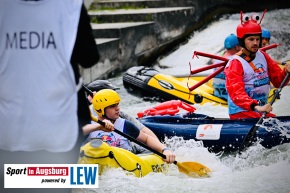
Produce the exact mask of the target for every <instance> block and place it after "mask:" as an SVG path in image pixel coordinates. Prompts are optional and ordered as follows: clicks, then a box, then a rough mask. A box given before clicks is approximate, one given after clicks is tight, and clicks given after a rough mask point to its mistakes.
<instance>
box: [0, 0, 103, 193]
mask: <svg viewBox="0 0 290 193" xmlns="http://www.w3.org/2000/svg"><path fill="white" fill-rule="evenodd" d="M0 25H1V28H0V39H1V44H0V53H1V54H0V82H1V84H0V90H1V92H0V123H1V126H0V155H1V156H0V187H1V190H0V192H1V193H6V192H13V193H17V192H23V189H4V188H3V187H4V185H3V183H4V180H3V174H4V171H3V169H4V164H73V163H77V159H78V155H79V148H80V146H81V142H82V126H83V125H84V124H86V123H88V122H89V121H90V117H89V109H88V108H87V106H86V108H83V109H81V108H80V107H81V105H80V102H81V101H82V100H83V101H84V99H85V93H84V91H83V90H78V89H79V88H80V86H77V85H82V82H81V81H80V80H81V79H79V78H80V75H79V72H78V65H79V64H80V65H81V66H83V67H85V68H86V67H90V66H93V65H94V64H95V63H97V62H98V60H99V53H98V50H97V46H96V43H95V41H94V38H93V34H92V28H91V25H90V19H89V16H88V14H87V10H86V8H85V7H84V5H83V1H82V0H61V1H59V0H1V1H0ZM84 104H86V103H84ZM78 105H79V106H78ZM83 106H84V105H83ZM81 112H83V113H81ZM78 115H79V116H78ZM81 115H82V116H81ZM85 115H87V116H85ZM25 191H27V192H30V193H34V192H54V193H56V192H64V193H65V192H71V189H66V188H62V189H26V190H25Z"/></svg>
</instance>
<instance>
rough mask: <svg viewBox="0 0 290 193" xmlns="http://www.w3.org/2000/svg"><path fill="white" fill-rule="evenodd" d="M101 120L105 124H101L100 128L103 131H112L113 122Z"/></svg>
mask: <svg viewBox="0 0 290 193" xmlns="http://www.w3.org/2000/svg"><path fill="white" fill-rule="evenodd" d="M103 122H104V123H105V126H102V130H103V131H105V132H112V131H114V129H115V128H114V124H113V123H112V122H111V121H110V120H107V119H104V120H103Z"/></svg>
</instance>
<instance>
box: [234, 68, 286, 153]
mask: <svg viewBox="0 0 290 193" xmlns="http://www.w3.org/2000/svg"><path fill="white" fill-rule="evenodd" d="M289 74H290V73H287V75H286V76H285V78H284V80H283V81H282V83H281V85H280V87H279V88H278V89H277V90H276V91H275V94H274V96H273V98H272V100H271V101H270V104H271V105H272V104H273V103H274V102H275V100H276V99H277V98H279V96H280V92H281V90H282V88H283V86H284V85H285V83H286V81H287V80H288V78H289ZM266 113H267V112H264V113H263V114H262V116H261V118H260V119H259V121H258V122H257V123H256V124H255V125H254V126H253V127H252V128H251V129H250V131H249V133H248V134H247V136H246V137H245V139H244V141H243V142H242V144H241V145H240V147H239V153H241V151H243V150H244V149H245V148H246V147H249V145H250V143H251V141H252V138H253V136H254V135H255V133H256V132H257V130H258V129H259V126H258V125H259V124H261V123H262V122H263V120H264V118H265V116H266Z"/></svg>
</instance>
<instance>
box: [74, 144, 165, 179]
mask: <svg viewBox="0 0 290 193" xmlns="http://www.w3.org/2000/svg"><path fill="white" fill-rule="evenodd" d="M78 163H79V164H99V174H100V175H101V174H102V173H103V172H104V171H105V169H106V168H122V169H123V170H125V171H126V172H127V173H128V174H129V175H131V174H132V175H135V176H136V177H143V176H146V175H147V174H149V173H151V172H164V173H166V172H167V171H168V165H167V164H166V163H165V162H164V161H163V160H162V158H161V157H159V156H157V155H155V154H140V155H135V154H133V153H131V152H130V151H127V150H125V149H122V148H118V147H113V146H110V145H108V144H107V143H105V142H102V140H100V139H94V140H92V141H91V142H89V143H87V144H86V145H84V146H83V147H81V150H80V157H79V160H78Z"/></svg>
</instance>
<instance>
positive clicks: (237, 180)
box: [83, 9, 290, 193]
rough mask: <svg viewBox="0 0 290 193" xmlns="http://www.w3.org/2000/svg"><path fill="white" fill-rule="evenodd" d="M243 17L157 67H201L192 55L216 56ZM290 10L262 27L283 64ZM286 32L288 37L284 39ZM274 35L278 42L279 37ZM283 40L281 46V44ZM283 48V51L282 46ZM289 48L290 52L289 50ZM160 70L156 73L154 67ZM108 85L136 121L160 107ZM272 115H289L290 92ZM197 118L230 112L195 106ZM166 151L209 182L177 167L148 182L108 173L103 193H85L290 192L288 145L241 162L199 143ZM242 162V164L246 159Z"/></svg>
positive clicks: (272, 14)
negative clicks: (205, 171)
mask: <svg viewBox="0 0 290 193" xmlns="http://www.w3.org/2000/svg"><path fill="white" fill-rule="evenodd" d="M238 18H239V14H234V15H231V16H224V19H221V20H220V21H217V22H213V23H212V24H210V25H209V26H207V28H206V29H204V30H202V31H198V32H195V33H194V35H193V36H192V37H191V38H190V39H189V41H188V43H187V44H185V45H183V46H180V48H179V49H177V50H176V51H175V52H173V53H171V54H170V55H168V56H166V57H164V58H162V59H161V60H160V61H159V65H161V66H167V67H169V68H167V69H160V71H161V72H163V73H167V74H174V73H173V72H178V73H180V74H186V75H188V73H189V67H188V63H189V62H191V63H192V65H193V66H194V67H197V68H198V67H200V66H202V65H203V64H205V63H206V62H207V61H208V59H207V58H202V57H200V58H199V59H192V54H193V51H201V52H206V53H210V54H215V53H216V52H218V51H219V50H220V49H221V48H222V47H223V39H224V37H225V36H226V35H228V34H229V33H234V32H235V27H236V26H237V25H238V24H239V20H238ZM289 18H290V9H286V10H276V11H269V12H267V13H266V15H265V18H264V20H263V22H262V26H264V27H267V28H268V29H270V30H271V31H273V33H272V36H273V38H272V39H271V41H272V43H282V44H283V46H280V47H279V48H277V49H275V51H274V50H273V51H271V52H270V53H273V56H274V57H276V58H277V59H279V60H282V61H283V60H286V59H290V54H289V42H290V40H289V32H290V20H289ZM284 32H288V36H287V37H286V36H283V35H281V34H283V33H284ZM275 35H276V36H275ZM282 39H283V40H282ZM284 43H285V45H284ZM285 47H286V48H285ZM155 67H156V68H157V69H158V67H157V66H155ZM110 81H111V82H112V83H113V84H115V85H117V86H118V87H120V88H121V89H120V91H119V93H120V95H121V98H122V101H121V104H120V105H121V108H122V109H123V110H125V111H126V112H128V113H130V114H132V115H134V116H136V113H137V112H139V111H143V110H145V109H146V108H148V107H152V106H154V105H155V104H157V102H146V101H144V100H142V99H140V98H137V97H135V96H132V95H130V94H129V93H127V92H126V90H125V89H124V87H123V84H122V76H119V77H116V78H112V79H110ZM273 106H274V111H273V112H274V113H276V114H277V115H288V116H289V115H290V87H286V88H284V89H283V90H282V92H281V99H280V100H279V101H277V102H275V103H274V105H273ZM195 107H196V108H197V110H196V112H197V113H203V114H207V115H210V116H214V117H221V118H222V117H228V114H227V108H225V107H222V106H212V105H211V104H205V105H203V106H200V105H198V104H197V105H195ZM166 143H167V144H168V145H170V146H171V147H172V150H173V151H174V153H175V154H176V156H177V161H180V162H182V161H195V162H199V163H202V164H204V165H206V166H207V167H209V168H210V169H211V170H212V172H211V176H210V177H209V178H189V177H187V176H186V175H184V174H182V173H180V172H178V170H177V166H175V165H173V164H172V165H170V170H169V173H168V174H167V175H165V174H158V173H151V174H149V175H147V176H145V177H144V178H136V177H133V176H128V175H126V174H125V172H123V171H121V169H115V170H113V169H112V170H109V171H107V172H105V173H104V174H103V175H102V176H100V177H99V188H97V189H84V190H83V191H84V192H117V193H121V192H141V191H142V192H144V193H145V192H146V193H147V192H148V193H149V192H150V193H151V192H164V193H165V192H166V193H169V192H170V193H171V192H172V193H176V192H214V193H216V192H217V193H224V192H231V193H232V192H235V193H251V192H261V193H264V192H273V193H274V192H275V193H289V192H290V144H284V145H280V146H277V147H275V148H272V149H265V148H263V147H261V146H260V145H257V146H252V147H251V148H249V149H248V150H247V151H246V152H245V153H244V154H243V155H242V156H238V155H227V156H220V155H216V154H214V153H209V152H208V151H207V149H206V148H203V147H198V144H199V143H197V142H195V141H193V140H192V141H182V140H168V141H166ZM242 157H243V158H242Z"/></svg>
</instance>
